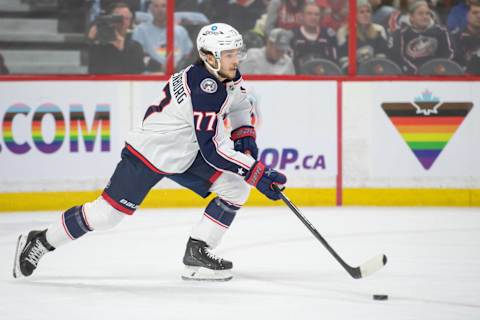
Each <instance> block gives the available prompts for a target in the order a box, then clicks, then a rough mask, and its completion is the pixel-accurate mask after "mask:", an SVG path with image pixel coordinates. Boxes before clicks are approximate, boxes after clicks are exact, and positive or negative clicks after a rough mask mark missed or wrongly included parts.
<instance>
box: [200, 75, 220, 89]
mask: <svg viewBox="0 0 480 320" xmlns="http://www.w3.org/2000/svg"><path fill="white" fill-rule="evenodd" d="M200 88H201V89H202V90H203V91H204V92H206V93H214V92H216V91H217V88H218V86H217V83H216V82H215V80H213V79H210V78H206V79H203V81H202V82H201V83H200Z"/></svg>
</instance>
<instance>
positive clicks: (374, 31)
mask: <svg viewBox="0 0 480 320" xmlns="http://www.w3.org/2000/svg"><path fill="white" fill-rule="evenodd" d="M348 29H349V28H348V26H347V25H345V26H343V27H342V28H340V30H338V33H337V40H338V47H339V49H338V50H339V56H340V64H341V65H342V67H344V68H345V67H346V66H347V65H348ZM387 51H388V47H387V34H386V32H385V29H384V28H383V27H382V26H381V25H379V24H376V23H372V6H371V4H370V2H368V0H357V62H358V63H359V64H360V63H363V62H366V61H368V60H369V59H371V58H375V57H385V56H386V54H387Z"/></svg>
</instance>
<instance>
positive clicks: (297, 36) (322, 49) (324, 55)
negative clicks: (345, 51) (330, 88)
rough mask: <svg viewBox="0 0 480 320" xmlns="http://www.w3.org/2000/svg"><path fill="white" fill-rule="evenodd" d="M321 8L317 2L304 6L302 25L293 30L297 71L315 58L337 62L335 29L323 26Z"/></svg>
mask: <svg viewBox="0 0 480 320" xmlns="http://www.w3.org/2000/svg"><path fill="white" fill-rule="evenodd" d="M321 15H322V12H321V8H320V6H319V5H318V4H317V3H316V2H309V3H307V4H305V6H304V7H303V21H302V25H301V26H300V27H298V28H296V29H294V30H293V39H292V48H293V55H294V64H295V68H296V70H297V73H299V72H301V70H302V69H303V66H304V65H305V64H306V63H308V62H309V61H311V60H313V59H326V60H329V61H332V62H333V63H337V59H338V56H337V50H338V49H337V40H336V34H335V31H333V30H332V29H330V28H321V27H320V19H321Z"/></svg>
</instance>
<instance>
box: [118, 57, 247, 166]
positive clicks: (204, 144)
mask: <svg viewBox="0 0 480 320" xmlns="http://www.w3.org/2000/svg"><path fill="white" fill-rule="evenodd" d="M242 82H243V80H242V78H241V75H240V73H239V72H238V71H237V75H236V77H235V79H234V80H232V81H224V82H221V81H219V80H218V79H217V78H216V77H214V76H213V75H212V74H211V73H210V72H208V70H207V69H206V67H205V66H204V65H202V64H194V65H191V66H189V67H187V68H186V69H184V70H182V71H180V72H178V73H176V74H174V75H172V76H171V77H170V79H169V81H168V83H167V84H166V85H165V87H164V89H163V92H164V97H163V98H162V100H161V101H160V102H159V103H156V104H155V105H152V106H150V107H149V108H148V109H147V111H146V113H145V115H144V117H143V122H142V124H141V126H140V127H139V128H136V129H134V130H132V131H131V132H130V133H129V135H128V137H127V141H126V143H127V146H128V147H129V149H130V150H131V149H132V148H133V151H134V152H138V153H139V154H140V155H141V156H143V158H146V160H148V161H149V162H150V163H149V164H148V165H149V166H150V167H151V168H152V167H153V168H152V169H154V170H155V171H159V172H162V173H182V172H184V171H186V170H187V169H188V168H189V167H190V165H191V164H192V163H193V161H194V160H195V157H196V155H197V153H198V152H199V151H200V152H201V154H202V156H203V158H204V159H205V160H206V161H207V163H209V164H210V165H211V166H213V167H214V168H216V169H217V170H220V171H231V172H233V173H236V174H239V175H241V176H244V175H245V174H246V173H247V171H248V170H249V169H250V167H251V166H252V165H253V163H254V162H255V160H254V159H253V158H252V157H250V156H248V155H245V154H243V153H241V152H237V151H235V150H234V149H233V142H232V141H231V140H230V130H227V128H226V127H225V121H224V120H225V119H226V118H227V117H228V119H229V121H230V124H231V128H233V129H236V128H238V127H241V126H244V125H251V118H250V115H251V111H252V106H251V104H250V103H249V102H248V100H247V93H246V90H245V89H244V88H243V87H242Z"/></svg>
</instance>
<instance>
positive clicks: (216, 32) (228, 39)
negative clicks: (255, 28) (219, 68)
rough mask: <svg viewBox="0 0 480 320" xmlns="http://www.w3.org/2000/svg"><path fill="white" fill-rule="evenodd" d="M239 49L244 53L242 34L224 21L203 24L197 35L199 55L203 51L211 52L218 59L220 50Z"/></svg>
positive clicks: (201, 55)
mask: <svg viewBox="0 0 480 320" xmlns="http://www.w3.org/2000/svg"><path fill="white" fill-rule="evenodd" d="M232 49H240V52H241V56H240V58H243V56H242V55H244V48H243V39H242V35H241V34H240V33H239V32H238V31H237V30H236V29H235V28H234V27H232V26H230V25H228V24H226V23H213V24H209V25H206V26H204V27H203V28H202V29H201V30H200V32H199V33H198V36H197V50H198V53H199V54H200V57H202V58H203V57H204V55H205V52H211V53H212V54H213V56H214V57H215V59H217V60H220V57H221V53H222V51H225V50H232Z"/></svg>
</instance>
